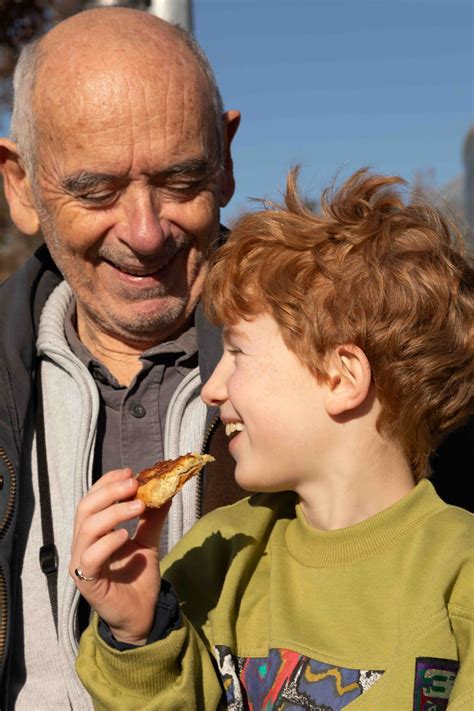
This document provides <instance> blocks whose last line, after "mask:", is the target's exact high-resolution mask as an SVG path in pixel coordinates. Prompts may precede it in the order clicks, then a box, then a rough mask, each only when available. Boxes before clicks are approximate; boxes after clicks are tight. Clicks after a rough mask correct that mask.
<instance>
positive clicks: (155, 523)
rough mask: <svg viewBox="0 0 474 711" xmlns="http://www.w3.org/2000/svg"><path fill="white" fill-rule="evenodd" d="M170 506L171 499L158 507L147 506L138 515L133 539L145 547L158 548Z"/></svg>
mask: <svg viewBox="0 0 474 711" xmlns="http://www.w3.org/2000/svg"><path fill="white" fill-rule="evenodd" d="M170 508H171V499H170V500H169V501H167V502H166V504H164V505H163V506H161V507H160V508H159V509H153V508H147V509H145V511H144V513H143V514H142V515H141V516H140V521H139V523H138V527H137V532H136V534H135V536H134V541H135V542H136V543H137V544H139V545H141V546H144V547H145V548H154V549H156V550H159V547H160V539H161V533H162V531H163V526H164V525H165V521H166V517H167V515H168V513H169V510H170Z"/></svg>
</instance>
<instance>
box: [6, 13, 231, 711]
mask: <svg viewBox="0 0 474 711" xmlns="http://www.w3.org/2000/svg"><path fill="white" fill-rule="evenodd" d="M14 89H15V103H14V111H13V119H12V140H7V139H2V140H1V142H0V164H1V165H2V168H3V178H4V187H5V193H6V196H7V199H8V202H9V205H10V210H11V216H12V219H13V220H14V222H15V224H16V225H17V227H18V228H19V229H20V230H21V231H22V232H24V233H25V234H31V235H32V234H34V233H36V232H37V230H38V229H40V228H41V230H42V232H43V234H44V237H45V241H46V245H47V247H43V248H41V249H40V250H39V251H38V252H37V253H36V254H35V255H34V257H32V259H30V260H29V262H27V264H26V265H25V266H24V268H23V269H22V270H20V271H19V272H18V273H17V274H16V275H14V276H13V277H12V278H11V279H10V280H9V281H8V282H7V283H6V284H5V285H4V286H3V287H2V289H1V292H0V388H1V390H0V475H1V478H0V495H1V499H0V556H1V558H0V662H1V664H2V672H3V681H2V694H3V696H2V701H1V702H0V705H1V708H2V709H7V708H13V706H14V707H15V708H16V709H20V710H21V709H27V710H28V711H31V710H32V709H35V711H40V710H41V709H68V708H73V709H88V708H91V702H90V699H89V696H88V694H87V693H86V692H85V691H84V690H83V688H82V686H81V684H80V682H79V680H78V678H77V677H76V674H75V670H74V664H75V653H76V649H77V641H78V636H79V634H80V630H81V628H82V626H83V625H84V620H82V619H81V609H82V608H81V605H80V604H79V601H78V598H77V595H76V593H75V589H74V584H73V582H72V581H71V580H69V579H68V575H67V564H68V557H69V548H70V543H71V538H72V528H73V516H74V511H75V508H76V505H77V503H78V501H79V500H80V498H81V497H82V496H83V495H84V493H85V492H86V491H87V490H88V488H89V487H90V485H91V483H92V481H93V480H94V478H96V477H98V476H100V475H101V474H102V473H103V472H105V471H108V470H111V469H116V468H122V467H126V466H129V467H131V468H132V469H133V470H134V471H138V470H140V469H142V468H144V467H146V466H150V464H151V463H153V462H154V461H156V460H158V459H162V458H169V457H174V456H177V455H178V454H183V453H185V452H187V451H200V450H206V451H209V447H210V448H211V451H212V447H214V448H215V447H218V446H220V448H221V449H222V450H224V447H223V446H222V443H223V440H224V438H223V437H221V431H220V428H219V427H217V429H216V418H214V419H212V418H211V415H210V413H206V409H205V407H204V405H203V404H202V403H201V402H200V400H199V390H200V386H201V381H202V380H203V379H205V378H206V377H207V375H208V374H209V372H210V371H211V369H212V367H213V365H214V363H215V362H216V360H217V358H218V354H219V349H220V336H219V334H218V333H216V332H214V330H213V329H212V328H211V326H210V325H209V324H208V323H207V322H205V320H204V319H203V317H202V315H201V314H200V312H199V308H198V301H199V297H200V294H201V289H202V285H203V281H204V279H205V276H206V269H207V259H208V254H209V251H210V250H212V249H214V248H215V247H216V246H218V243H219V240H220V234H221V230H220V226H219V208H220V207H222V206H224V205H226V204H227V202H228V201H229V200H230V198H231V196H232V194H233V190H234V180H233V173H232V160H231V156H230V144H231V141H232V138H233V136H234V135H235V132H236V130H237V127H238V124H239V118H240V117H239V114H238V112H236V111H227V112H225V113H224V112H223V109H222V101H221V98H220V95H219V91H218V89H217V87H216V84H215V80H214V77H213V74H212V70H211V68H210V67H209V65H208V62H207V60H206V58H205V57H204V56H203V54H202V52H201V51H200V49H199V47H198V46H197V45H196V44H195V43H194V42H193V40H192V39H191V38H190V37H189V36H188V35H187V34H186V33H185V32H184V31H182V30H180V29H179V28H176V27H172V26H171V25H168V24H166V23H165V22H163V21H161V20H159V19H157V18H155V17H153V16H151V15H149V14H147V13H144V12H139V11H135V10H129V9H124V8H115V9H112V8H108V9H100V10H90V11H86V12H83V13H80V14H79V15H76V16H74V17H72V18H70V19H68V20H66V21H65V22H62V23H60V24H59V25H58V26H57V27H55V28H54V29H53V30H52V31H50V32H49V33H48V34H47V35H46V36H45V37H43V38H42V39H41V40H40V41H38V42H36V43H34V44H33V45H30V46H29V47H27V48H25V50H24V51H23V54H22V56H21V58H20V60H19V63H18V66H17V70H16V74H15V80H14ZM198 349H199V353H198ZM198 358H199V362H198ZM211 414H212V413H211ZM223 464H224V457H223V456H220V457H219V469H218V471H219V477H217V474H216V472H217V469H216V470H214V472H213V470H212V469H211V468H210V467H209V468H208V471H207V472H206V474H205V476H204V480H203V481H202V480H201V481H199V482H197V483H196V484H195V485H194V486H193V485H192V484H191V483H190V484H189V485H188V486H187V487H186V488H185V489H184V490H183V492H182V493H181V494H180V495H179V496H178V497H177V498H176V499H175V501H174V503H173V506H172V509H171V512H170V515H169V518H168V528H167V535H166V536H165V538H166V548H170V547H171V546H172V545H173V544H174V543H175V542H176V541H177V540H178V539H179V538H180V536H181V535H182V533H183V532H184V531H185V530H187V529H188V528H189V527H190V526H191V525H192V524H193V522H194V521H195V520H196V518H197V517H198V516H200V515H201V513H202V512H203V511H206V510H208V509H210V508H213V507H214V506H216V505H220V504H222V503H227V502H229V501H231V500H233V499H234V498H236V497H237V496H240V495H241V491H240V490H239V491H237V490H236V488H235V484H234V483H233V479H232V478H231V477H230V476H229V477H228V478H226V474H225V467H224V468H223ZM229 471H230V470H229ZM83 612H84V613H85V614H84V615H83V617H84V619H85V620H86V621H87V616H88V610H87V609H85V610H84V611H83Z"/></svg>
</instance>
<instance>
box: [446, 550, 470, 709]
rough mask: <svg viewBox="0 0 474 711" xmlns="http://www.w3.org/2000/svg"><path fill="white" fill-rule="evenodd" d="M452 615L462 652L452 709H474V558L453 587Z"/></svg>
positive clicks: (465, 566) (458, 644)
mask: <svg viewBox="0 0 474 711" xmlns="http://www.w3.org/2000/svg"><path fill="white" fill-rule="evenodd" d="M448 610H449V617H450V620H451V625H452V628H453V631H454V636H455V638H456V643H457V646H458V651H459V671H458V674H457V677H456V681H455V682H454V686H453V689H452V691H451V695H450V697H449V705H448V709H449V711H465V709H470V708H474V561H473V560H470V561H469V562H467V563H466V564H465V565H464V566H463V567H462V569H461V571H460V573H459V576H458V578H457V580H456V583H455V585H454V587H453V590H452V593H451V597H450V601H449V605H448Z"/></svg>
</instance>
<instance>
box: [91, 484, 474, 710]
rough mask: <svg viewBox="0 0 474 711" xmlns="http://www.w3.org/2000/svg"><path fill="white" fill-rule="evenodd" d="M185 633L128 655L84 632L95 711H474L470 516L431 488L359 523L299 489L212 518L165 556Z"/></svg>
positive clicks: (473, 531)
mask: <svg viewBox="0 0 474 711" xmlns="http://www.w3.org/2000/svg"><path fill="white" fill-rule="evenodd" d="M163 568H164V577H165V578H166V579H167V580H169V581H170V582H171V583H172V585H173V586H174V589H175V590H176V592H177V595H178V598H179V600H180V602H181V611H182V626H181V628H180V629H177V630H175V631H173V632H171V633H170V634H169V635H168V637H166V639H164V640H161V641H159V642H156V643H154V644H150V645H147V646H145V647H141V648H137V649H133V650H129V651H124V652H120V651H118V650H114V649H112V648H111V647H109V646H108V645H107V644H106V643H105V642H104V641H103V640H102V639H101V638H100V636H99V634H98V631H97V620H96V622H95V623H94V624H93V625H92V626H91V627H89V629H88V630H87V631H86V633H85V634H84V635H83V638H82V641H81V647H80V655H79V659H78V665H77V668H78V673H79V676H80V678H81V679H82V681H83V683H84V684H85V686H86V687H87V689H88V690H89V692H90V693H91V695H92V697H93V699H94V703H95V705H96V707H97V708H98V709H121V711H122V710H123V711H126V710H128V709H137V710H138V709H140V711H146V710H147V709H163V710H165V711H172V710H176V711H191V710H192V709H196V710H197V711H207V710H209V711H210V710H214V709H218V708H219V709H220V708H228V709H231V710H232V711H240V709H252V710H254V711H261V710H263V709H268V710H269V709H275V711H276V709H278V710H280V709H292V710H293V709H298V708H302V709H303V708H304V709H313V710H318V711H339V710H340V709H345V708H346V707H347V708H348V709H350V711H380V710H382V711H412V710H413V711H428V710H429V711H444V709H448V708H449V709H450V711H461V710H462V711H468V709H474V645H473V637H474V516H473V515H472V514H469V513H467V512H466V511H464V510H463V509H458V508H455V507H451V506H447V505H446V504H444V503H443V502H442V501H441V499H439V498H438V496H437V494H436V493H435V491H434V489H433V487H432V485H431V484H430V483H429V482H428V481H422V482H421V483H419V484H418V485H417V486H416V487H415V488H414V489H413V490H412V491H411V492H410V493H409V494H408V495H407V496H405V497H404V498H403V499H402V500H400V501H398V502H397V503H396V504H394V505H393V506H391V507H390V508H388V509H386V510H385V511H382V512H381V513H378V514H377V515H375V516H373V517H372V518H370V519H368V520H366V521H363V522H361V523H358V524H356V525H354V526H350V527H348V528H344V529H339V530H335V531H320V530H316V529H314V528H311V527H310V526H309V525H308V524H307V523H306V521H305V518H304V516H303V513H302V511H301V508H300V506H299V504H298V503H297V500H296V498H295V496H294V495H293V494H289V493H284V494H271V495H257V496H252V497H250V498H248V499H245V500H243V501H240V502H239V503H237V504H234V505H233V506H229V507H225V508H222V509H219V510H217V511H215V512H213V513H211V514H209V515H208V516H206V517H204V518H203V519H201V520H200V521H199V522H198V523H197V524H196V525H195V526H194V528H193V529H192V530H191V531H190V532H189V533H188V534H187V535H186V536H185V537H184V538H183V539H182V540H181V542H180V543H179V544H178V545H177V546H176V547H175V548H174V549H173V551H172V553H171V554H170V555H169V556H168V557H167V559H165V561H164V564H163Z"/></svg>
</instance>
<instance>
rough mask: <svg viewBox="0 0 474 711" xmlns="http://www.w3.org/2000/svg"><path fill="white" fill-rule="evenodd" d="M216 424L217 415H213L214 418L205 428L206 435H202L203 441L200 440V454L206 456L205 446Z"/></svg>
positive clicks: (217, 420)
mask: <svg viewBox="0 0 474 711" xmlns="http://www.w3.org/2000/svg"><path fill="white" fill-rule="evenodd" d="M218 422H219V415H214V417H213V418H212V420H211V422H210V424H209V427H208V428H207V431H206V434H205V435H204V439H203V440H202V447H201V454H207V446H208V444H209V440H210V438H211V434H212V433H213V432H214V430H215V429H216V427H217V423H218Z"/></svg>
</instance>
